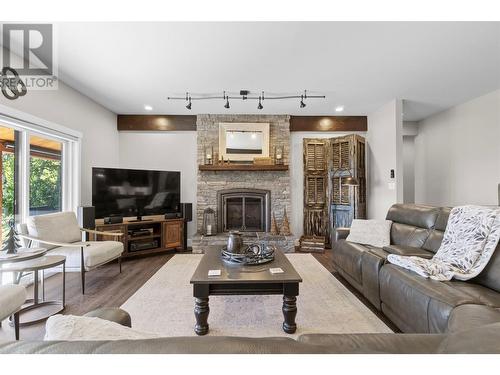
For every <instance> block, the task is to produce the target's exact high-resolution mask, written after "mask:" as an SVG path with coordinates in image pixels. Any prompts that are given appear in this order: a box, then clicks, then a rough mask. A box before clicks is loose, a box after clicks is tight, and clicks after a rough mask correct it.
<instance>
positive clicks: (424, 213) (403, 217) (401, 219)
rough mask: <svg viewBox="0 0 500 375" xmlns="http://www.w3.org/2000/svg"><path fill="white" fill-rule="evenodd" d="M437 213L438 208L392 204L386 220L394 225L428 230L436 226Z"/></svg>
mask: <svg viewBox="0 0 500 375" xmlns="http://www.w3.org/2000/svg"><path fill="white" fill-rule="evenodd" d="M439 212H440V209H439V207H432V206H424V205H414V204H393V205H392V206H391V208H389V211H388V212H387V216H386V219H387V220H391V221H392V222H394V223H401V224H407V225H411V226H414V227H420V228H425V229H430V228H432V227H434V225H435V224H436V220H437V217H438V215H439Z"/></svg>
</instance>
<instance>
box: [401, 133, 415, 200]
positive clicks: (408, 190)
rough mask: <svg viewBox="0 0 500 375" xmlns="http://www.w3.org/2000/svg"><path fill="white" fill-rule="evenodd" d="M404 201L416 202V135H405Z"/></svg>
mask: <svg viewBox="0 0 500 375" xmlns="http://www.w3.org/2000/svg"><path fill="white" fill-rule="evenodd" d="M403 180H404V182H403V202H404V203H415V137H414V136H403Z"/></svg>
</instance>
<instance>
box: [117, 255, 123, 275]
mask: <svg viewBox="0 0 500 375" xmlns="http://www.w3.org/2000/svg"><path fill="white" fill-rule="evenodd" d="M118 267H119V268H120V273H122V257H119V258H118Z"/></svg>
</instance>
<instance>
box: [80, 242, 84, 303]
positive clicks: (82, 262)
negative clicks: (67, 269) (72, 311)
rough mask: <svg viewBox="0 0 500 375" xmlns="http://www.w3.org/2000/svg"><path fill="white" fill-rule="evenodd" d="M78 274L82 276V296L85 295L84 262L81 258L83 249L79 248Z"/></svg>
mask: <svg viewBox="0 0 500 375" xmlns="http://www.w3.org/2000/svg"><path fill="white" fill-rule="evenodd" d="M80 273H81V276H82V294H85V260H84V257H83V247H82V248H81V263H80Z"/></svg>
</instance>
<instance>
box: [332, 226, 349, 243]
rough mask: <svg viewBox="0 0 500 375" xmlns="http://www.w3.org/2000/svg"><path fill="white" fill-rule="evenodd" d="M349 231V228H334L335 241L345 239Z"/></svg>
mask: <svg viewBox="0 0 500 375" xmlns="http://www.w3.org/2000/svg"><path fill="white" fill-rule="evenodd" d="M349 232H350V229H349V228H335V235H334V239H335V241H340V240H345V239H346V238H347V236H348V235H349Z"/></svg>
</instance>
